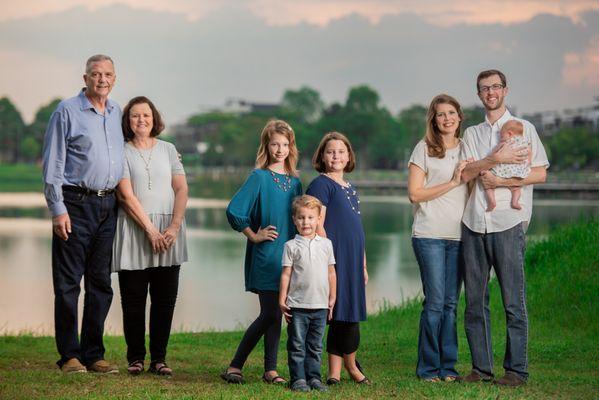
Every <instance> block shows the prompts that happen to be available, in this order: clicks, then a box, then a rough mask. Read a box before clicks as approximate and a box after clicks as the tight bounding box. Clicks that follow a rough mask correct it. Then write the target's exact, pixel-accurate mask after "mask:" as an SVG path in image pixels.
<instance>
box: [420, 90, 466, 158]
mask: <svg viewBox="0 0 599 400" xmlns="http://www.w3.org/2000/svg"><path fill="white" fill-rule="evenodd" d="M439 104H451V105H452V106H454V108H455V109H456V111H457V112H458V116H459V117H460V122H459V123H458V129H456V131H455V137H457V138H459V137H460V133H461V128H462V121H464V113H463V112H462V107H461V106H460V103H458V101H457V100H456V99H454V98H453V97H451V96H449V95H447V94H440V95H438V96H435V98H434V99H433V100H432V101H431V104H430V105H429V106H428V111H427V113H426V134H425V135H424V141H425V142H426V147H427V148H428V155H429V157H436V158H443V157H445V145H444V144H443V138H442V137H441V130H440V129H439V127H438V126H437V122H436V121H435V115H436V114H437V106H438V105H439Z"/></svg>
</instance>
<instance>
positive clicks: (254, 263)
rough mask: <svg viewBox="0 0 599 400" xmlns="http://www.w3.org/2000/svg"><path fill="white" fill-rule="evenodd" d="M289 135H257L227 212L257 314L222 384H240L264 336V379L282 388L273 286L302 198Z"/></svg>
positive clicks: (272, 129) (285, 129)
mask: <svg viewBox="0 0 599 400" xmlns="http://www.w3.org/2000/svg"><path fill="white" fill-rule="evenodd" d="M297 159H298V151H297V148H296V146H295V134H294V132H293V129H292V128H291V126H289V124H287V123H286V122H284V121H281V120H271V121H269V122H268V123H267V124H266V126H265V127H264V129H263V130H262V134H261V138H260V147H259V148H258V154H257V156H256V169H255V170H254V171H252V173H251V174H250V176H249V177H248V178H247V180H246V181H245V183H244V184H243V186H242V187H241V188H240V189H239V191H238V192H237V193H236V194H235V196H233V198H232V199H231V202H230V203H229V206H228V207H227V219H228V220H229V223H230V224H231V227H232V228H233V229H235V230H236V231H238V232H241V233H243V234H244V235H245V236H246V237H247V247H246V252H245V290H246V291H250V292H254V293H256V294H258V299H259V301H260V314H259V315H258V318H256V320H255V321H254V322H253V323H252V324H251V325H250V326H249V328H248V329H247V331H246V332H245V335H244V336H243V339H242V340H241V343H239V346H238V347H237V352H236V353H235V357H234V358H233V360H232V361H231V363H230V364H229V367H228V368H227V369H226V370H225V371H224V372H223V373H222V374H221V377H222V378H223V379H224V380H225V381H227V382H228V383H242V382H243V375H242V373H241V370H242V368H243V365H244V363H245V361H246V360H247V357H248V356H249V354H250V353H251V351H252V350H253V349H254V347H255V346H256V344H257V343H258V341H259V340H260V338H261V337H262V336H264V375H263V376H262V379H263V380H264V381H265V382H267V383H286V380H285V379H284V378H282V377H280V376H279V375H278V373H277V351H278V348H279V338H280V335H281V318H282V315H281V310H280V308H279V297H278V296H279V293H278V292H279V281H280V278H281V268H282V267H281V259H282V256H283V247H284V245H285V242H286V241H288V240H290V239H292V238H293V237H294V236H295V226H294V225H293V221H292V218H291V202H292V201H293V198H294V197H295V196H299V195H301V194H302V186H301V183H300V181H299V179H298V178H297V170H296V165H297Z"/></svg>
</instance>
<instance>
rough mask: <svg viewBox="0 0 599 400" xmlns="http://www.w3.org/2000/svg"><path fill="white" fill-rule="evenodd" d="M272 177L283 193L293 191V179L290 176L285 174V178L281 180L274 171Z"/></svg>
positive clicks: (271, 173) (271, 172)
mask: <svg viewBox="0 0 599 400" xmlns="http://www.w3.org/2000/svg"><path fill="white" fill-rule="evenodd" d="M269 171H270V170H269ZM281 175H283V174H281ZM270 176H271V178H272V180H273V182H274V183H275V185H277V187H278V188H279V189H281V190H282V191H284V192H286V191H288V190H290V189H291V177H290V176H289V175H288V174H284V177H283V178H279V177H278V176H277V175H276V174H275V172H274V171H270Z"/></svg>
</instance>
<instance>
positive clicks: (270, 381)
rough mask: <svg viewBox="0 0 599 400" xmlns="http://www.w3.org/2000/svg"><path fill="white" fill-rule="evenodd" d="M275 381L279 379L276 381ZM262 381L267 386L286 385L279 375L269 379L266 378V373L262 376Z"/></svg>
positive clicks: (285, 381)
mask: <svg viewBox="0 0 599 400" xmlns="http://www.w3.org/2000/svg"><path fill="white" fill-rule="evenodd" d="M277 379H279V380H278V381H277ZM262 380H263V381H264V382H266V383H268V384H269V385H286V384H287V380H286V379H285V378H283V377H282V376H279V375H275V376H273V377H272V378H269V377H267V376H266V372H265V373H264V374H263V375H262Z"/></svg>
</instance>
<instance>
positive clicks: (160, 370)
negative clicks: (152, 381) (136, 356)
mask: <svg viewBox="0 0 599 400" xmlns="http://www.w3.org/2000/svg"><path fill="white" fill-rule="evenodd" d="M148 372H150V373H152V374H155V375H160V376H172V375H173V370H172V369H171V368H170V367H169V366H168V365H166V363H165V362H164V361H158V362H153V363H151V364H150V368H149V369H148Z"/></svg>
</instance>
